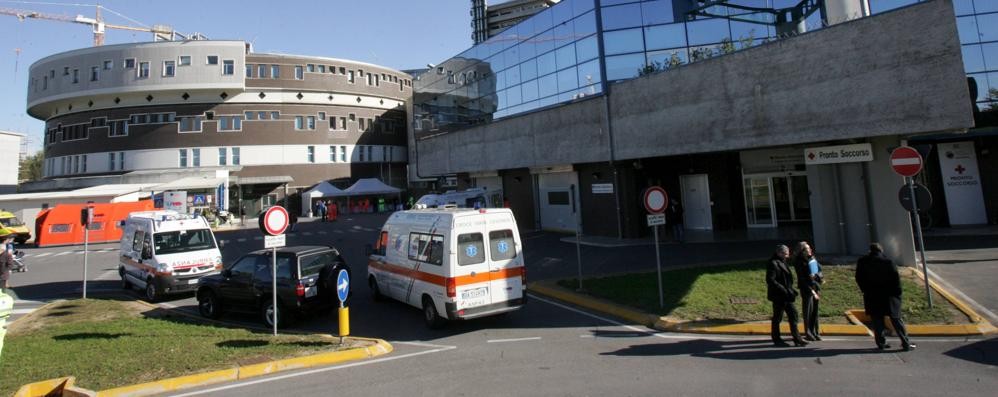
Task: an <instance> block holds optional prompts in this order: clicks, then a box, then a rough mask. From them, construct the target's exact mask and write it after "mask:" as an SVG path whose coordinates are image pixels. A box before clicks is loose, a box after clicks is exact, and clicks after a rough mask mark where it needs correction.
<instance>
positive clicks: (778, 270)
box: [766, 245, 807, 347]
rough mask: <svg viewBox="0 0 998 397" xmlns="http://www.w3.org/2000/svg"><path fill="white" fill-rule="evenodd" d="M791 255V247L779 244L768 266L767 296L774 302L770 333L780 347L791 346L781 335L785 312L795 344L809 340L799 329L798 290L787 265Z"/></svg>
mask: <svg viewBox="0 0 998 397" xmlns="http://www.w3.org/2000/svg"><path fill="white" fill-rule="evenodd" d="M789 256H790V248H787V246H785V245H779V246H777V247H776V252H775V253H774V254H773V257H772V258H770V259H769V264H768V266H766V297H767V298H769V300H770V301H772V302H773V320H772V323H771V325H772V328H771V330H770V335H771V336H772V337H773V344H775V345H776V346H778V347H786V346H790V345H788V344H787V342H784V341H783V338H781V337H780V323H781V322H783V313H784V312H785V313H786V314H787V321H788V322H790V335H791V336H793V338H794V345H795V346H806V345H807V342H805V341H804V340H803V339H801V338H800V333H799V332H798V330H797V308H796V307H794V298H796V297H797V291H796V290H794V275H793V273H791V272H790V268H789V267H787V257H789Z"/></svg>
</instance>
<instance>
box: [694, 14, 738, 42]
mask: <svg viewBox="0 0 998 397" xmlns="http://www.w3.org/2000/svg"><path fill="white" fill-rule="evenodd" d="M686 32H687V34H688V35H689V40H690V45H700V44H713V43H720V42H721V40H724V38H726V37H731V32H729V31H728V21H726V20H724V19H704V20H699V21H693V22H689V23H687V24H686Z"/></svg>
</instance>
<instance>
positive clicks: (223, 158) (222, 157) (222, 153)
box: [218, 147, 229, 165]
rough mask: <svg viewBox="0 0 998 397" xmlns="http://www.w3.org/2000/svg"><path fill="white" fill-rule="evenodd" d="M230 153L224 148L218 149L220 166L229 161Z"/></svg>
mask: <svg viewBox="0 0 998 397" xmlns="http://www.w3.org/2000/svg"><path fill="white" fill-rule="evenodd" d="M228 157H229V156H228V153H226V150H225V148H224V147H220V148H218V165H225V162H226V160H228Z"/></svg>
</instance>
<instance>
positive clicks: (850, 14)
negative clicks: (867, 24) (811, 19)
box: [821, 0, 870, 26]
mask: <svg viewBox="0 0 998 397" xmlns="http://www.w3.org/2000/svg"><path fill="white" fill-rule="evenodd" d="M821 11H822V14H823V15H822V17H823V18H822V19H824V20H825V23H826V24H828V26H832V25H838V24H840V23H842V22H846V21H851V20H853V19H857V18H862V17H865V16H869V15H870V4H869V0H825V4H824V7H822V10H821Z"/></svg>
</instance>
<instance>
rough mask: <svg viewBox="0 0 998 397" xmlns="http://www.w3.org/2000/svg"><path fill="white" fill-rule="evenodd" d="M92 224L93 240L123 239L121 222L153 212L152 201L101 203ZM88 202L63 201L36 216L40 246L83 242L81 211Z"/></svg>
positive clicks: (91, 237)
mask: <svg viewBox="0 0 998 397" xmlns="http://www.w3.org/2000/svg"><path fill="white" fill-rule="evenodd" d="M91 205H93V207H94V218H93V222H92V223H91V224H90V242H91V243H106V242H116V241H120V240H121V228H120V226H118V225H119V224H120V223H121V221H123V220H125V218H128V214H130V213H132V212H135V211H152V210H153V209H154V208H153V202H152V200H141V201H133V202H125V203H98V204H91ZM86 207H87V204H59V205H56V206H55V207H52V208H49V209H46V210H43V211H42V212H39V213H38V216H37V217H36V218H35V236H36V237H35V244H37V245H38V246H39V247H51V246H57V245H80V244H83V225H82V224H80V213H81V211H82V210H83V209H84V208H86Z"/></svg>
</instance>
